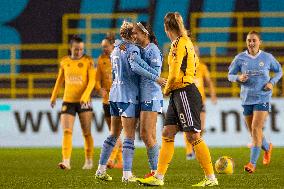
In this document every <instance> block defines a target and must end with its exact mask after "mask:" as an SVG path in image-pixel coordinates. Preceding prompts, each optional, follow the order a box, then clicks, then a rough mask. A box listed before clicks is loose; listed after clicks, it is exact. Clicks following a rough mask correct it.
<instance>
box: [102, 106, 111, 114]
mask: <svg viewBox="0 0 284 189" xmlns="http://www.w3.org/2000/svg"><path fill="white" fill-rule="evenodd" d="M103 109H104V114H105V117H110V105H109V104H103Z"/></svg>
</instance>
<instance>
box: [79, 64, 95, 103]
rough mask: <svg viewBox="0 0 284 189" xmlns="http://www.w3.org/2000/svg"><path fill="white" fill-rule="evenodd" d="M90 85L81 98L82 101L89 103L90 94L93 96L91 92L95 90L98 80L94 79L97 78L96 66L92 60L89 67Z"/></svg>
mask: <svg viewBox="0 0 284 189" xmlns="http://www.w3.org/2000/svg"><path fill="white" fill-rule="evenodd" d="M87 77H88V85H87V87H86V89H85V91H84V93H83V95H82V97H81V99H80V102H81V103H87V102H88V100H89V98H90V96H91V93H92V91H93V88H94V86H95V83H96V81H95V80H94V79H93V78H95V68H94V61H93V60H91V62H90V65H89V68H88V76H87Z"/></svg>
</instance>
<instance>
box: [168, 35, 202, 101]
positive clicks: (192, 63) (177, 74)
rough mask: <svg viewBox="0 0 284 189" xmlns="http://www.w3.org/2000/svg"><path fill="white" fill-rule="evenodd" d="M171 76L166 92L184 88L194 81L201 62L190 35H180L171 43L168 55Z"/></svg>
mask: <svg viewBox="0 0 284 189" xmlns="http://www.w3.org/2000/svg"><path fill="white" fill-rule="evenodd" d="M168 64H169V76H168V82H167V84H166V86H165V89H164V93H165V94H166V95H167V94H168V93H170V92H171V91H173V90H175V89H179V88H183V87H185V86H187V85H189V84H190V83H194V77H195V74H196V73H195V72H196V67H197V66H198V64H199V60H198V57H197V56H196V54H195V52H194V48H193V44H192V42H191V40H190V38H189V37H187V36H180V37H178V38H177V39H176V40H175V41H173V42H172V44H171V49H170V52H169V55H168Z"/></svg>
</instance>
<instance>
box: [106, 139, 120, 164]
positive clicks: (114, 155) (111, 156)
mask: <svg viewBox="0 0 284 189" xmlns="http://www.w3.org/2000/svg"><path fill="white" fill-rule="evenodd" d="M118 151H119V147H117V144H116V145H115V147H114V148H113V150H112V152H111V154H110V156H109V159H108V160H109V161H112V162H113V163H114V161H115V159H116V156H117V153H118Z"/></svg>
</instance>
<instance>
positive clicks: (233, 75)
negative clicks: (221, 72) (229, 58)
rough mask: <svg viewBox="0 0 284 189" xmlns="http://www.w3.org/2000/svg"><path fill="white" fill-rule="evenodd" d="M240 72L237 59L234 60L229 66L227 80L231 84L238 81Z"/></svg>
mask: <svg viewBox="0 0 284 189" xmlns="http://www.w3.org/2000/svg"><path fill="white" fill-rule="evenodd" d="M240 71H241V67H240V65H239V63H238V59H237V57H235V58H234V60H233V62H232V63H231V65H230V66H229V73H228V80H229V81H231V82H237V81H239V75H238V73H239V72H240Z"/></svg>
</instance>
